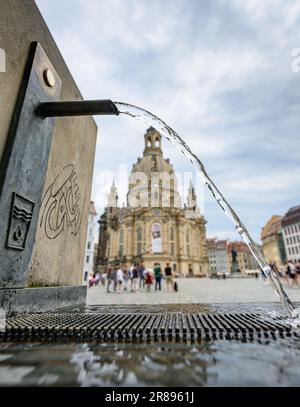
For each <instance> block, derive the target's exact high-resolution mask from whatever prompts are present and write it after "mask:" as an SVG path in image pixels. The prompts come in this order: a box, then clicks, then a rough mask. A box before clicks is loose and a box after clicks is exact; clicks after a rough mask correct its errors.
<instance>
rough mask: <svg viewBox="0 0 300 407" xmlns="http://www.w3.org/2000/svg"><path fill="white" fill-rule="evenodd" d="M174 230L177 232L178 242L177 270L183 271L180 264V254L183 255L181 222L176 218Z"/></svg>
mask: <svg viewBox="0 0 300 407" xmlns="http://www.w3.org/2000/svg"><path fill="white" fill-rule="evenodd" d="M176 223H177V225H176V232H177V242H178V251H177V253H178V272H179V273H183V264H182V256H183V250H182V248H183V245H182V226H181V222H180V220H179V219H178V221H177V222H176Z"/></svg>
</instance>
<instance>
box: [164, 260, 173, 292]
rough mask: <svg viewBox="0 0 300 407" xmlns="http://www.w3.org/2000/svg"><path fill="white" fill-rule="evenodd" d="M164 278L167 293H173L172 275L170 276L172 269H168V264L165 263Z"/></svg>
mask: <svg viewBox="0 0 300 407" xmlns="http://www.w3.org/2000/svg"><path fill="white" fill-rule="evenodd" d="M165 276H166V283H167V289H168V291H169V292H171V293H172V292H173V274H172V268H171V267H170V264H169V263H167V266H166V268H165Z"/></svg>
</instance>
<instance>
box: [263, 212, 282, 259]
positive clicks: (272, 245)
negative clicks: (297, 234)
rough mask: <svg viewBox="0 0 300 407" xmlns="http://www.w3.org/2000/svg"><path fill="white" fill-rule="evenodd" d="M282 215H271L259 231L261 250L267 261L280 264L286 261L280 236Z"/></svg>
mask: <svg viewBox="0 0 300 407" xmlns="http://www.w3.org/2000/svg"><path fill="white" fill-rule="evenodd" d="M282 219H283V218H282V216H279V215H273V216H272V217H271V219H270V220H269V221H268V222H267V224H266V225H265V226H264V227H263V229H262V231H261V241H262V250H263V253H264V256H265V258H266V259H267V261H268V262H269V263H276V265H277V266H281V265H283V264H284V263H285V261H286V252H285V247H284V241H283V236H282Z"/></svg>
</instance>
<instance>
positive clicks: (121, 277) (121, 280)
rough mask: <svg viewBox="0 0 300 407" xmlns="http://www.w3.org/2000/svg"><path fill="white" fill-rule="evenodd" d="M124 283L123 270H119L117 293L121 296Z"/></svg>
mask: <svg viewBox="0 0 300 407" xmlns="http://www.w3.org/2000/svg"><path fill="white" fill-rule="evenodd" d="M123 283H124V277H123V270H122V268H119V270H118V271H117V293H118V294H120V293H121V290H122V287H123Z"/></svg>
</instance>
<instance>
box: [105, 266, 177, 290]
mask: <svg viewBox="0 0 300 407" xmlns="http://www.w3.org/2000/svg"><path fill="white" fill-rule="evenodd" d="M163 279H165V280H166V286H167V290H168V291H169V292H174V291H178V285H177V283H176V282H175V283H174V282H173V271H172V267H171V266H170V264H169V263H167V264H166V267H165V268H164V270H163V269H162V267H161V265H160V264H159V263H155V264H154V267H153V269H147V268H145V267H144V265H143V264H132V265H131V266H130V267H127V266H122V267H115V268H109V269H108V270H107V272H106V290H107V292H108V293H110V292H115V293H120V292H121V291H130V292H133V293H136V292H138V291H141V290H145V291H147V292H150V291H151V287H152V286H153V285H154V289H155V291H161V290H162V280H163Z"/></svg>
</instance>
